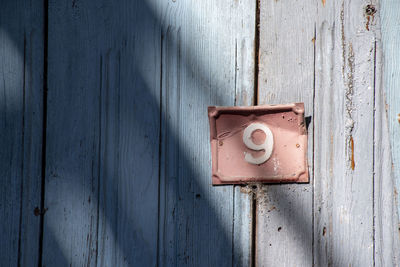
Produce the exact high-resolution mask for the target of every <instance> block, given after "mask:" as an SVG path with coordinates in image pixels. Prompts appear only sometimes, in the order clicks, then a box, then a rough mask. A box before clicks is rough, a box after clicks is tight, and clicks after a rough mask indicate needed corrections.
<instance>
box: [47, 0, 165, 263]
mask: <svg viewBox="0 0 400 267" xmlns="http://www.w3.org/2000/svg"><path fill="white" fill-rule="evenodd" d="M159 53H160V30H159V25H158V23H157V19H156V18H155V17H154V14H153V13H152V12H151V10H150V9H149V7H148V6H147V3H146V2H144V1H123V0H121V1H114V2H112V3H111V2H109V1H88V2H81V1H72V2H67V3H61V2H58V1H50V3H49V75H48V77H49V93H48V129H47V130H48V132H47V135H48V140H47V166H46V195H45V204H46V208H48V211H47V213H46V215H45V230H44V241H43V264H44V265H48V266H51V265H60V264H61V265H73V266H82V265H86V266H93V265H99V266H131V265H138V266H154V265H156V261H157V222H158V220H157V215H158V201H157V198H158V165H159V163H158V154H159V152H158V148H159V143H158V140H159V125H160V120H159V114H160V111H159V92H160V87H159V86H160V78H159V73H160V72H159V68H160V61H159V58H160V56H159Z"/></svg>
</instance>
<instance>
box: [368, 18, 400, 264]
mask: <svg viewBox="0 0 400 267" xmlns="http://www.w3.org/2000/svg"><path fill="white" fill-rule="evenodd" d="M378 15H379V14H377V16H378ZM378 19H379V17H378ZM378 22H379V20H378ZM375 58H376V64H375V66H376V67H375V71H376V72H375V73H376V75H375V77H376V80H375V105H374V106H375V124H374V128H375V136H374V140H375V141H374V159H373V161H374V243H375V258H374V263H375V266H399V265H400V238H399V237H400V235H399V224H398V215H397V208H396V207H397V201H396V200H397V197H396V189H395V180H394V174H393V168H392V158H391V153H390V138H389V136H390V134H389V127H388V119H387V112H386V107H385V93H384V88H383V85H384V83H383V79H382V78H383V77H384V76H385V75H382V74H384V72H382V71H383V68H382V43H381V42H380V41H379V39H378V40H377V46H376V57H375Z"/></svg>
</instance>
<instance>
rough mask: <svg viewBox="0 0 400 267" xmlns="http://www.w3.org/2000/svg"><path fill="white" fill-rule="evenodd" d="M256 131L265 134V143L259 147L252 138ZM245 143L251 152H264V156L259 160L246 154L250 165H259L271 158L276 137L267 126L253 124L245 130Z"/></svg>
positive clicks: (245, 157)
mask: <svg viewBox="0 0 400 267" xmlns="http://www.w3.org/2000/svg"><path fill="white" fill-rule="evenodd" d="M256 130H261V131H263V132H264V133H265V141H264V143H262V144H259V145H257V144H254V142H253V139H252V138H251V135H252V134H253V132H254V131H256ZM243 143H244V144H245V145H246V146H247V147H248V148H249V149H251V150H255V151H260V150H264V154H263V155H262V156H260V157H257V158H254V157H253V155H252V154H251V153H247V152H244V155H245V156H244V159H245V160H246V161H247V162H248V163H251V164H255V165H258V164H262V163H264V162H266V161H267V160H268V159H269V158H270V157H271V154H272V148H273V146H274V137H273V136H272V132H271V130H270V129H269V128H268V126H267V125H265V124H263V123H252V124H250V125H249V126H247V127H246V129H244V133H243Z"/></svg>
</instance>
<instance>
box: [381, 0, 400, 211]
mask: <svg viewBox="0 0 400 267" xmlns="http://www.w3.org/2000/svg"><path fill="white" fill-rule="evenodd" d="M380 20H381V31H382V46H383V59H384V60H383V71H384V72H383V73H384V77H383V88H384V90H385V93H386V104H387V105H386V109H387V116H388V124H389V125H388V126H389V132H390V143H391V151H392V160H393V168H392V169H393V174H394V179H395V185H396V188H397V193H396V194H397V195H398V192H399V191H400V138H399V136H400V89H399V88H400V51H399V47H400V2H399V1H396V0H381V10H380ZM398 203H399V204H397V213H398V214H399V215H400V201H399V200H398ZM399 219H400V217H399Z"/></svg>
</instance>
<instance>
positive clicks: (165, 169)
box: [154, 0, 255, 266]
mask: <svg viewBox="0 0 400 267" xmlns="http://www.w3.org/2000/svg"><path fill="white" fill-rule="evenodd" d="M154 10H155V12H156V13H157V14H159V15H158V17H160V18H162V23H163V24H162V25H163V31H162V40H163V41H162V67H161V68H162V104H161V106H162V114H163V115H162V132H163V135H162V150H161V151H162V157H161V160H162V161H161V162H162V166H161V185H160V203H161V206H160V223H159V225H160V228H159V232H160V238H159V242H160V243H159V246H160V251H159V264H160V265H161V266H172V265H177V266H232V265H235V266H249V264H250V258H251V257H250V253H251V248H250V244H251V241H250V238H251V234H250V230H251V220H250V216H251V213H250V212H251V209H250V203H251V198H250V197H249V195H247V194H244V193H241V192H240V187H236V190H234V188H235V187H233V186H222V187H213V186H212V185H211V160H210V156H211V155H210V147H209V126H208V118H207V116H205V114H206V110H207V106H209V105H228V106H232V105H235V104H239V105H240V104H242V105H249V104H252V101H253V91H254V89H253V86H254V82H253V79H254V55H253V49H254V29H255V26H254V21H255V20H254V16H255V3H254V1H247V0H246V1H235V2H231V1H217V2H215V1H176V2H175V1H174V2H168V3H166V2H164V1H162V3H160V4H158V5H155V6H154Z"/></svg>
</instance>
